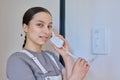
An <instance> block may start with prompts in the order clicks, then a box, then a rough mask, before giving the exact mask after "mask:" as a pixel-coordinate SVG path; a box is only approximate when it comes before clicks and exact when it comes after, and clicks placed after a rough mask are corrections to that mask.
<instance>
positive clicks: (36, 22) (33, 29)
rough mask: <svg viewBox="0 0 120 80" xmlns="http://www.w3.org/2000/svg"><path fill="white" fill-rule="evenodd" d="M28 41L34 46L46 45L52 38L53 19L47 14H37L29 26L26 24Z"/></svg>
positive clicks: (25, 29)
mask: <svg viewBox="0 0 120 80" xmlns="http://www.w3.org/2000/svg"><path fill="white" fill-rule="evenodd" d="M23 28H24V31H25V32H26V36H27V41H29V42H30V43H32V44H37V45H44V44H45V43H46V42H47V41H48V40H49V39H50V37H51V33H52V17H51V15H50V14H48V13H46V12H39V13H37V14H35V15H34V16H33V18H32V20H31V21H30V22H29V25H26V24H24V26H23Z"/></svg>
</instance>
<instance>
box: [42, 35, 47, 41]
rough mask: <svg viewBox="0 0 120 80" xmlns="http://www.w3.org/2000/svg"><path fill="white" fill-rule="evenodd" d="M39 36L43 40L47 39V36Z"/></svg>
mask: <svg viewBox="0 0 120 80" xmlns="http://www.w3.org/2000/svg"><path fill="white" fill-rule="evenodd" d="M40 38H41V39H42V40H43V41H47V40H48V38H49V37H45V36H40Z"/></svg>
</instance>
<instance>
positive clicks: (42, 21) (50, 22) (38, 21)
mask: <svg viewBox="0 0 120 80" xmlns="http://www.w3.org/2000/svg"><path fill="white" fill-rule="evenodd" d="M37 22H42V23H45V22H44V21H42V20H37ZM49 24H52V22H50V23H49Z"/></svg>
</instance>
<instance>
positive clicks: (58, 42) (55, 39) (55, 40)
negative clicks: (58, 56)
mask: <svg viewBox="0 0 120 80" xmlns="http://www.w3.org/2000/svg"><path fill="white" fill-rule="evenodd" d="M50 40H51V42H52V43H54V44H55V45H56V47H58V48H62V47H63V44H64V41H63V40H62V39H60V38H59V37H58V36H56V35H55V33H54V32H52V38H51V39H50Z"/></svg>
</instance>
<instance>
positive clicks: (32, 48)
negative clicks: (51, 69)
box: [24, 42, 42, 52]
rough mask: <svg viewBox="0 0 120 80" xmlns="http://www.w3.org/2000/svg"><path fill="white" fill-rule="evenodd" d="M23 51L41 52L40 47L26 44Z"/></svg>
mask: <svg viewBox="0 0 120 80" xmlns="http://www.w3.org/2000/svg"><path fill="white" fill-rule="evenodd" d="M24 48H25V49H28V50H31V51H34V52H41V51H42V46H40V45H37V44H34V43H28V42H26V44H25V47H24Z"/></svg>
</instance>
